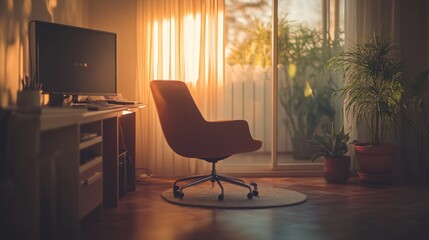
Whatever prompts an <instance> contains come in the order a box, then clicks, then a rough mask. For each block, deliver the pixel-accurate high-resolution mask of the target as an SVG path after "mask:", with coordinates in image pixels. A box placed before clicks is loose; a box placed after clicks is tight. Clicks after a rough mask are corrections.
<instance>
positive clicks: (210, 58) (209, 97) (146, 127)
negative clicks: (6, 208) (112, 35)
mask: <svg viewBox="0 0 429 240" xmlns="http://www.w3.org/2000/svg"><path fill="white" fill-rule="evenodd" d="M223 26H224V1H217V0H180V1H177V0H138V1H137V78H138V79H137V84H136V96H137V98H138V99H139V100H140V101H142V102H144V103H146V104H147V107H146V109H144V110H143V111H141V113H140V114H141V116H140V118H139V119H140V120H141V121H139V122H138V125H137V129H138V131H139V132H138V134H137V139H136V141H137V144H136V145H137V151H136V152H137V159H142V160H143V162H142V163H140V164H141V166H143V167H145V168H148V169H150V170H151V171H152V172H153V173H154V174H156V175H157V176H182V175H190V174H197V173H200V172H202V171H205V170H206V168H207V166H206V164H204V163H203V162H202V161H199V160H195V159H183V157H181V156H179V155H176V154H175V153H174V152H173V151H172V150H171V149H170V147H169V146H168V144H167V143H166V141H165V140H164V136H163V134H162V131H161V128H160V126H159V120H158V116H157V113H156V109H155V106H154V104H153V101H152V96H151V93H150V89H149V82H150V81H151V80H155V79H157V80H163V79H164V80H166V79H174V80H181V81H185V82H186V83H187V85H188V87H189V88H190V90H191V93H192V95H193V97H194V99H195V101H196V103H197V105H198V107H199V109H200V110H201V112H202V114H203V115H204V116H205V118H206V119H208V120H211V119H219V118H221V117H222V116H221V115H220V112H222V111H220V110H221V108H222V106H223V96H222V94H223V82H224V73H223V69H224V62H223V59H224V58H223V55H224V46H223V45H224V39H223V38H224V37H223ZM137 164H138V165H139V163H137Z"/></svg>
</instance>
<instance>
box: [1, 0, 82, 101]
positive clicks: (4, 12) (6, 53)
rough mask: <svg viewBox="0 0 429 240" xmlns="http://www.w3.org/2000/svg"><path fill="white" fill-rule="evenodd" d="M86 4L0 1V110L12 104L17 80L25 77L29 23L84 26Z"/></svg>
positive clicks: (77, 0) (79, 1) (68, 0)
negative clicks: (39, 21) (1, 107)
mask: <svg viewBox="0 0 429 240" xmlns="http://www.w3.org/2000/svg"><path fill="white" fill-rule="evenodd" d="M87 1H88V0H63V1H56V0H50V1H46V0H0V106H5V104H7V103H5V99H8V102H9V103H11V102H15V99H16V92H17V90H18V88H19V79H20V78H22V77H23V76H24V74H29V67H28V65H29V64H28V40H27V28H28V23H29V21H31V20H43V21H50V22H57V23H64V24H71V25H76V26H87V23H88V3H87Z"/></svg>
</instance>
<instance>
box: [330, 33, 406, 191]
mask: <svg viewBox="0 0 429 240" xmlns="http://www.w3.org/2000/svg"><path fill="white" fill-rule="evenodd" d="M328 64H329V66H330V67H331V68H332V69H334V70H339V71H342V72H343V79H344V87H343V89H342V95H343V97H345V99H346V100H345V108H346V112H347V113H348V114H350V113H351V114H352V116H354V117H355V119H356V125H355V126H352V127H356V128H357V127H358V126H359V127H361V128H357V129H367V130H368V132H369V134H370V136H371V141H370V142H368V143H360V144H355V145H354V151H355V156H356V159H357V162H358V165H359V169H360V171H359V172H358V174H359V178H360V180H361V181H362V182H372V183H382V182H390V181H391V172H392V167H393V160H394V158H395V152H396V145H395V144H393V143H387V142H386V140H387V139H388V138H390V139H394V138H395V137H396V136H397V135H398V134H399V128H400V119H401V118H400V116H401V113H402V112H403V107H404V104H403V102H402V98H403V96H404V95H405V90H406V85H405V81H404V80H403V70H402V66H401V64H400V61H399V60H398V57H397V56H396V51H395V48H394V44H393V38H392V37H391V36H384V35H382V34H380V33H375V34H374V35H373V36H372V37H370V38H367V39H365V41H364V42H363V43H362V44H356V45H355V46H353V47H351V48H350V49H348V50H346V51H345V52H343V53H341V54H339V55H337V56H335V57H333V58H332V59H331V60H330V61H329V63H328Z"/></svg>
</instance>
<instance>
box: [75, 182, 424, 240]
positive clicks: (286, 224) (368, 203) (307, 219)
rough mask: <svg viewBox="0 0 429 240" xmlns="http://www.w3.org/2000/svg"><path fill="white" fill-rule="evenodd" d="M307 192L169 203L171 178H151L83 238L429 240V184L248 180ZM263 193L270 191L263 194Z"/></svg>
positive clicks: (86, 229) (85, 225) (87, 229)
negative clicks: (274, 198)
mask: <svg viewBox="0 0 429 240" xmlns="http://www.w3.org/2000/svg"><path fill="white" fill-rule="evenodd" d="M246 180H249V181H250V180H252V181H256V182H258V183H264V184H267V185H270V186H274V187H279V188H286V189H290V190H295V191H299V192H302V193H304V194H307V196H308V200H307V201H306V202H305V203H303V204H300V205H296V206H290V207H283V208H271V209H258V210H221V209H201V208H189V207H181V206H176V205H172V204H169V203H167V202H165V201H164V200H163V199H161V197H160V193H161V192H163V191H164V190H166V189H167V188H169V187H170V186H171V184H172V181H171V180H166V179H156V178H152V179H149V180H147V181H145V182H143V183H140V184H138V187H137V191H135V192H131V193H128V194H127V195H126V196H125V197H123V198H121V200H120V204H119V206H118V207H117V208H115V209H105V211H104V216H103V220H102V221H101V222H99V223H97V222H93V221H86V222H84V223H83V224H82V238H83V239H162V240H168V239H183V240H185V239H186V240H187V239H203V240H208V239H226V240H228V239H243V240H249V239H360V240H361V239H362V240H367V239H413V240H415V239H429V187H428V185H427V184H405V183H401V184H399V183H393V184H391V185H388V186H371V187H368V186H362V185H361V184H360V183H359V182H358V181H357V180H356V179H351V180H349V183H348V184H346V185H334V184H327V183H325V181H324V179H323V178H257V179H246ZM260 192H261V193H262V192H263V190H262V189H261V190H260Z"/></svg>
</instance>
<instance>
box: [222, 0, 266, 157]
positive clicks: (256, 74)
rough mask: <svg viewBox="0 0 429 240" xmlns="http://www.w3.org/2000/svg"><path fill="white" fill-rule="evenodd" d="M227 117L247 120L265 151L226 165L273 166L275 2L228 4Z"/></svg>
mask: <svg viewBox="0 0 429 240" xmlns="http://www.w3.org/2000/svg"><path fill="white" fill-rule="evenodd" d="M225 4H226V15H225V17H226V21H225V22H226V33H227V34H226V49H225V58H226V61H225V62H226V64H225V107H224V109H225V117H226V118H229V119H245V120H246V121H248V122H249V125H250V129H251V132H252V136H253V137H255V138H257V139H260V140H262V141H263V145H262V148H261V149H260V150H259V151H257V152H255V153H249V154H240V155H236V156H232V157H231V158H230V159H229V160H228V161H225V163H224V164H225V165H242V164H246V165H271V146H272V137H271V136H272V134H271V131H272V129H271V127H272V118H271V116H272V100H271V99H272V74H271V73H272V67H271V52H272V50H271V26H272V25H271V19H272V15H271V12H272V10H271V9H272V6H271V0H226V1H225Z"/></svg>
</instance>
